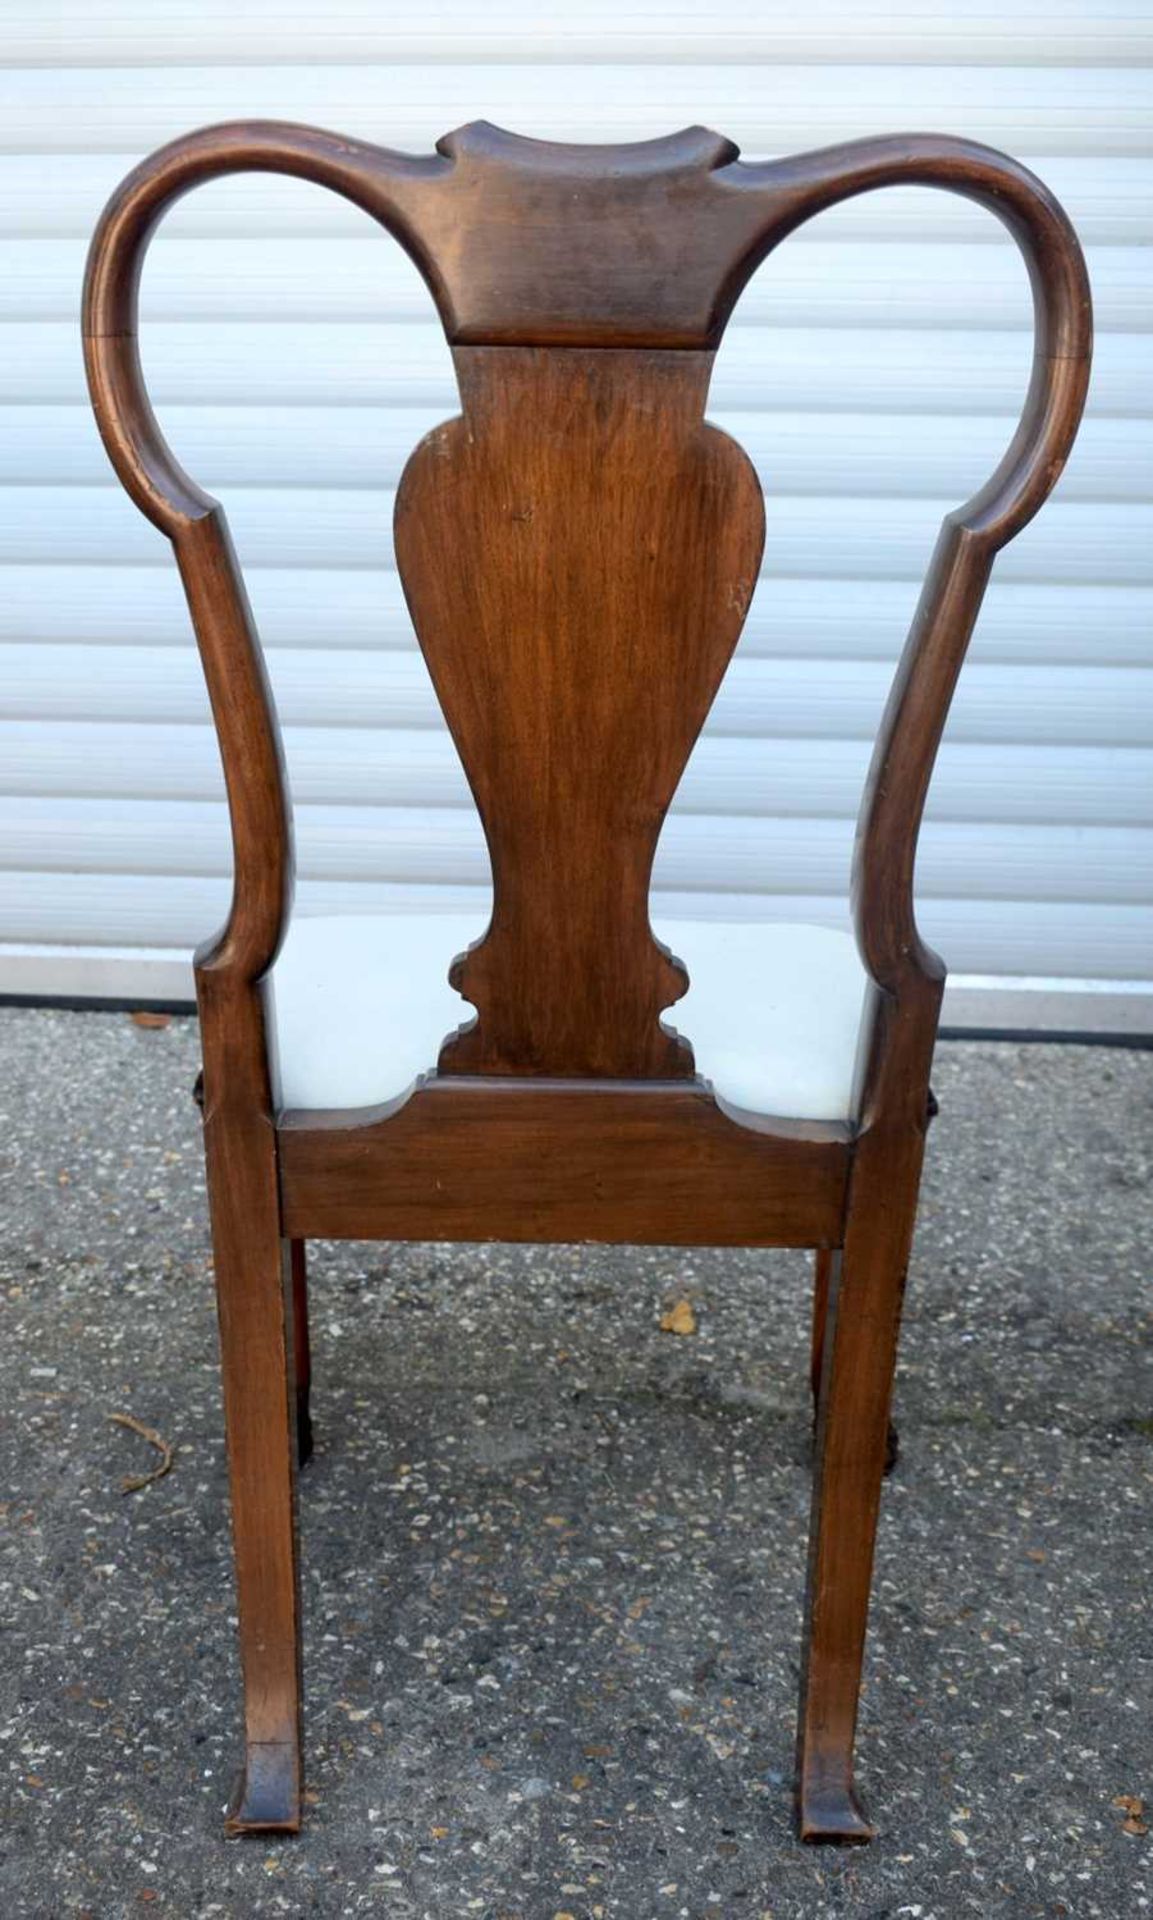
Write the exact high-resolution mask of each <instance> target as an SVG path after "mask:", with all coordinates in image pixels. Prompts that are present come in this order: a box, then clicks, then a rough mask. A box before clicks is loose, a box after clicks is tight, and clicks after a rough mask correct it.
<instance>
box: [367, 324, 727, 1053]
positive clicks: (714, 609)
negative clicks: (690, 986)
mask: <svg viewBox="0 0 1153 1920" xmlns="http://www.w3.org/2000/svg"><path fill="white" fill-rule="evenodd" d="M454 358H455V361H456V368H457V374H458V377H459V380H460V387H461V395H462V399H463V402H464V413H463V417H462V418H461V419H460V420H455V421H452V422H450V423H449V424H448V425H447V426H444V427H440V428H437V429H436V431H435V432H434V433H432V434H430V435H429V437H428V438H427V439H426V440H424V441H423V442H422V444H421V446H420V447H419V448H418V449H417V451H416V453H415V454H414V455H413V457H412V459H411V461H410V462H409V465H408V468H407V469H406V472H405V475H404V479H403V481H402V483H401V487H400V492H399V495H398V497H397V504H396V551H397V561H398V565H399V567H400V571H401V576H402V579H403V581H404V585H405V591H406V593H407V596H408V601H409V606H410V609H411V611H412V616H413V620H414V623H415V625H416V629H417V633H418V636H419V638H420V643H421V646H422V648H423V650H424V654H425V658H426V660H427V661H428V665H429V669H430V672H431V674H432V679H433V683H434V685H435V687H436V691H437V694H438V696H439V698H440V703H441V706H442V707H443V709H444V713H445V717H446V719H447V721H448V724H449V727H450V728H451V730H452V734H453V738H454V739H455V741H456V745H457V747H458V749H459V752H460V755H461V759H462V760H463V762H464V767H465V771H466V773H467V774H468V777H469V782H470V785H471V787H472V791H473V795H474V797H475V799H476V803H477V806H478V808H479V811H480V816H481V820H482V822H483V824H484V829H485V834H486V836H487V840H488V846H489V853H490V856H491V859H492V878H493V894H494V904H493V915H492V924H491V927H490V929H489V932H488V933H487V935H486V936H485V938H484V939H482V940H481V941H480V942H479V943H478V944H477V945H476V946H474V947H473V948H472V950H471V951H470V952H469V954H468V955H467V957H466V958H465V959H464V960H463V961H459V962H458V963H457V965H456V967H455V968H454V970H453V974H452V981H453V985H454V986H456V987H457V988H458V989H459V991H460V992H461V993H462V994H463V995H464V997H465V999H466V1000H468V1001H470V1002H471V1003H472V1004H473V1005H474V1006H475V1007H476V1008H477V1009H478V1011H479V1018H478V1019H477V1020H475V1021H474V1022H473V1023H472V1024H471V1025H470V1026H469V1027H468V1028H467V1029H466V1030H465V1031H464V1032H462V1033H461V1034H460V1035H459V1036H458V1037H457V1038H455V1039H453V1040H450V1041H449V1042H448V1044H447V1045H446V1046H445V1048H444V1050H443V1052H442V1054H441V1059H440V1065H441V1069H442V1071H444V1072H446V1073H470V1072H471V1073H487V1074H491V1073H542V1074H551V1075H554V1076H555V1075H566V1074H567V1075H574V1076H575V1075H584V1074H590V1075H596V1076H600V1077H602V1078H613V1077H627V1076H630V1075H631V1076H635V1077H637V1078H639V1079H653V1078H660V1077H670V1076H671V1077H675V1076H678V1075H679V1076H682V1077H683V1076H688V1075H691V1074H692V1071H693V1056H692V1050H691V1048H690V1047H689V1046H688V1044H687V1042H685V1041H683V1040H679V1041H678V1040H677V1039H675V1038H674V1037H673V1036H672V1034H671V1033H670V1032H669V1030H668V1029H667V1027H664V1026H662V1025H661V1023H660V1021H659V1020H658V1017H657V1016H658V1014H659V1012H660V1011H661V1009H662V1008H665V1007H668V1006H670V1005H671V1003H672V1002H673V1001H675V1000H677V999H679V997H680V996H681V994H682V993H683V992H684V991H685V987H686V985H687V976H686V974H685V973H684V970H683V968H682V967H680V966H679V965H674V964H673V963H672V962H671V961H670V959H669V957H668V954H667V951H666V949H664V948H663V947H661V946H659V945H658V944H657V942H656V941H655V940H654V939H653V937H652V934H651V931H650V928H649V915H648V898H649V880H650V876H651V872H652V864H653V857H654V855H655V853H656V846H657V840H658V837H659V835H660V830H661V827H662V825H663V823H664V817H665V813H666V811H667V809H668V806H669V802H670V800H671V799H672V796H673V793H674V791H675V789H676V786H677V783H678V781H679V780H680V777H681V774H682V772H683V771H684V767H685V763H686V761H687V760H688V757H689V753H690V752H691V750H692V746H693V743H694V741H695V740H696V737H697V735H698V733H699V732H700V729H701V726H702V724H703V722H704V720H705V717H706V715H707V713H708V710H709V707H710V706H711V704H712V701H713V697H714V695H715V693H716V691H717V688H718V687H719V685H720V682H721V678H722V675H723V674H724V670H725V668H726V666H727V665H728V662H729V658H730V655H731V654H732V651H733V648H734V646H735V645H736V642H737V639H738V637H739V635H740V631H741V626H742V624H743V622H744V617H745V613H746V610H747V608H748V603H749V600H750V598H751V596H752V591H753V587H754V584H755V582H756V578H757V573H758V569H759V566H760V557H761V547H762V543H763V537H764V513H763V507H762V502H761V492H760V486H759V484H758V482H757V478H756V475H755V473H754V472H753V469H752V467H751V465H750V463H749V461H748V458H747V456H746V455H745V454H743V453H742V452H741V450H740V449H739V448H738V447H737V446H736V445H735V444H734V443H733V442H732V441H731V440H729V439H728V438H727V437H726V436H725V435H724V434H722V433H719V432H718V431H717V430H716V428H714V427H709V426H706V425H705V424H704V421H703V417H702V416H703V411H704V403H705V395H706V392H707V388H708V379H709V372H710V367H711V356H710V355H707V354H698V353H669V352H664V353H657V352H653V351H647V352H627V351H620V350H603V349H602V350H593V351H588V350H580V351H578V350H576V349H573V348H570V349H565V350H555V349H553V350H546V349H542V348H529V349H523V350H522V349H518V348H511V347H505V348H492V347H482V348H463V347H458V348H457V349H456V352H455V355H454ZM462 632H466V633H467V635H468V644H467V645H462V644H461V635H462ZM658 686H669V687H675V688H676V698H675V699H667V700H663V699H662V700H654V698H653V689H654V687H658ZM462 1011H463V1010H462Z"/></svg>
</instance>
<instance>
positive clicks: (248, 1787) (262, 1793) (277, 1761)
mask: <svg viewBox="0 0 1153 1920" xmlns="http://www.w3.org/2000/svg"><path fill="white" fill-rule="evenodd" d="M213 1132H215V1133H216V1139H215V1140H213V1139H212V1134H213ZM243 1132H244V1129H243V1126H242V1127H241V1128H240V1129H239V1130H237V1132H236V1133H235V1134H234V1135H233V1139H232V1144H231V1147H230V1145H229V1142H228V1139H227V1136H224V1135H223V1134H222V1130H221V1129H217V1128H206V1136H207V1138H206V1144H207V1145H208V1148H209V1154H208V1160H209V1200H210V1206H211V1211H212V1237H213V1251H214V1255H215V1264H216V1289H217V1306H218V1310H219V1316H220V1349H221V1370H222V1379H223V1387H224V1417H225V1428H226V1432H227V1436H228V1467H229V1479H230V1485H231V1493H232V1534H233V1547H234V1551H235V1558H236V1594H237V1613H238V1616H239V1621H240V1660H241V1669H242V1673H243V1679H244V1743H245V1765H244V1771H243V1773H242V1775H241V1778H240V1781H239V1784H238V1786H237V1790H236V1793H235V1795H234V1797H233V1800H232V1803H231V1805H230V1806H229V1809H228V1812H227V1813H226V1815H225V1828H226V1830H227V1832H229V1833H232V1834H238V1833H247V1832H253V1831H262V1830H266V1829H274V1830H280V1831H287V1832H295V1831H296V1829H297V1828H298V1827H299V1825H300V1793H301V1761H300V1610H299V1588H298V1581H297V1549H296V1487H295V1479H296V1461H295V1433H294V1431H293V1422H292V1418H291V1412H290V1399H291V1397H292V1383H291V1357H292V1317H293V1316H292V1303H291V1300H290V1297H289V1296H290V1285H291V1279H290V1269H291V1260H290V1256H289V1242H288V1241H287V1240H283V1239H281V1237H280V1234H279V1222H278V1218H277V1212H276V1192H275V1182H274V1180H272V1179H270V1178H269V1173H270V1167H269V1165H268V1164H266V1163H263V1162H262V1152H263V1142H258V1143H257V1144H256V1146H255V1148H253V1146H252V1145H251V1144H248V1143H246V1142H245V1140H244V1138H243ZM246 1149H247V1150H246Z"/></svg>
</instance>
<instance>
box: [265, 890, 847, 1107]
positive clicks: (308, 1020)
mask: <svg viewBox="0 0 1153 1920" xmlns="http://www.w3.org/2000/svg"><path fill="white" fill-rule="evenodd" d="M653 927H654V931H655V932H656V934H657V936H658V938H659V939H661V940H663V941H664V942H665V943H666V945H668V946H670V947H671V948H672V950H673V952H674V953H675V954H676V955H677V957H678V959H681V960H683V961H684V963H685V965H686V966H687V967H688V970H689V975H690V979H691V985H690V987H689V991H688V993H687V994H686V995H685V996H684V998H683V999H682V1000H679V1001H678V1002H677V1003H676V1006H675V1007H674V1008H673V1009H672V1010H671V1011H670V1012H669V1013H668V1014H667V1015H666V1016H665V1018H666V1020H667V1021H668V1023H669V1024H670V1025H671V1026H675V1027H676V1028H677V1030H678V1031H679V1032H681V1033H683V1034H685V1035H686V1036H687V1037H688V1039H690V1040H691V1041H692V1043H693V1048H694V1051H695V1053H696V1061H697V1071H698V1072H699V1073H701V1074H703V1075H704V1076H705V1078H706V1079H709V1080H711V1081H712V1082H713V1085H714V1087H715V1089H716V1091H717V1093H718V1094H720V1095H721V1097H722V1098H723V1099H725V1100H727V1101H729V1102H731V1103H732V1104H733V1105H734V1106H738V1107H743V1108H746V1109H748V1110H750V1111H752V1112H754V1113H764V1114H775V1115H777V1116H778V1117H779V1118H782V1119H786V1118H787V1119H795V1120H845V1119H848V1118H850V1117H851V1114H852V1097H853V1079H854V1069H855V1063H856V1056H857V1046H858V1040H859V1037H860V1030H861V1020H862V1015H863V1011H864V1005H865V974H864V970H863V969H862V966H861V963H860V960H859V959H858V957H857V950H856V946H855V944H854V942H853V940H852V939H851V937H850V936H849V935H848V934H847V933H838V932H836V931H833V930H830V929H829V928H827V927H809V926H788V925H780V924H777V923H774V922H740V923H733V922H728V921H726V922H719V921H706V920H663V919H654V921H653ZM483 928H484V922H483V921H481V922H479V924H478V921H477V919H476V917H475V916H473V915H468V916H464V915H461V914H450V913H426V914H404V915H402V914H377V915H372V916H369V915H357V916H351V915H350V916H340V917H331V918H316V919H297V920H294V921H293V923H292V926H291V928H290V930H289V934H288V938H287V940H286V941H285V944H284V949H283V951H282V953H281V954H280V957H279V959H278V960H277V962H276V965H275V967H274V968H273V972H272V976H271V982H270V1004H271V1008H272V1022H273V1029H274V1033H275V1040H276V1053H277V1056H278V1074H279V1085H278V1089H277V1094H278V1099H279V1103H280V1105H281V1106H284V1107H361V1106H375V1105H377V1104H378V1103H379V1102H382V1101H384V1100H388V1099H391V1098H393V1097H394V1096H395V1095H397V1094H399V1093H403V1092H404V1090H405V1089H406V1088H407V1087H408V1086H410V1085H411V1084H412V1082H413V1080H414V1079H415V1078H416V1076H417V1075H418V1074H420V1073H426V1072H428V1071H430V1070H431V1069H433V1068H434V1067H435V1066H436V1059H437V1054H438V1052H439V1050H440V1046H441V1042H442V1041H443V1040H444V1039H445V1037H446V1035H447V1034H449V1033H451V1032H452V1031H453V1030H454V1029H455V1028H456V1027H458V1026H460V1025H461V1024H462V1022H464V1021H466V1020H468V1019H469V1018H471V1008H470V1007H469V1005H468V1003H467V1002H466V1001H464V1000H462V999H461V997H460V995H459V994H458V993H456V992H454V990H453V989H452V988H451V987H450V986H449V984H448V981H447V979H446V977H445V976H446V974H447V972H448V967H449V964H450V962H451V961H452V959H453V956H454V955H455V954H457V953H461V952H463V950H464V948H465V947H467V946H469V945H470V944H471V942H472V941H474V940H475V939H476V938H477V937H478V935H479V934H480V933H481V932H482V931H483Z"/></svg>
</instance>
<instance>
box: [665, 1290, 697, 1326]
mask: <svg viewBox="0 0 1153 1920" xmlns="http://www.w3.org/2000/svg"><path fill="white" fill-rule="evenodd" d="M696 1330H697V1316H696V1314H695V1313H694V1312H693V1303H692V1301H691V1300H685V1299H683V1298H682V1299H680V1300H676V1301H674V1303H673V1305H672V1306H671V1307H669V1308H668V1309H667V1311H666V1312H664V1313H662V1315H661V1332H662V1333H695V1332H696Z"/></svg>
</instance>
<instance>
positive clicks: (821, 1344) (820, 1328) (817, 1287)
mask: <svg viewBox="0 0 1153 1920" xmlns="http://www.w3.org/2000/svg"><path fill="white" fill-rule="evenodd" d="M832 1271H833V1249H832V1248H831V1247H818V1248H817V1252H816V1261H815V1270H814V1274H813V1335H812V1344H811V1346H810V1349H809V1386H810V1388H811V1389H812V1395H813V1419H814V1421H815V1420H816V1417H817V1408H818V1406H819V1404H820V1398H821V1366H822V1362H823V1361H824V1357H825V1322H826V1320H827V1319H828V1315H829V1281H830V1278H831V1276H832Z"/></svg>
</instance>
